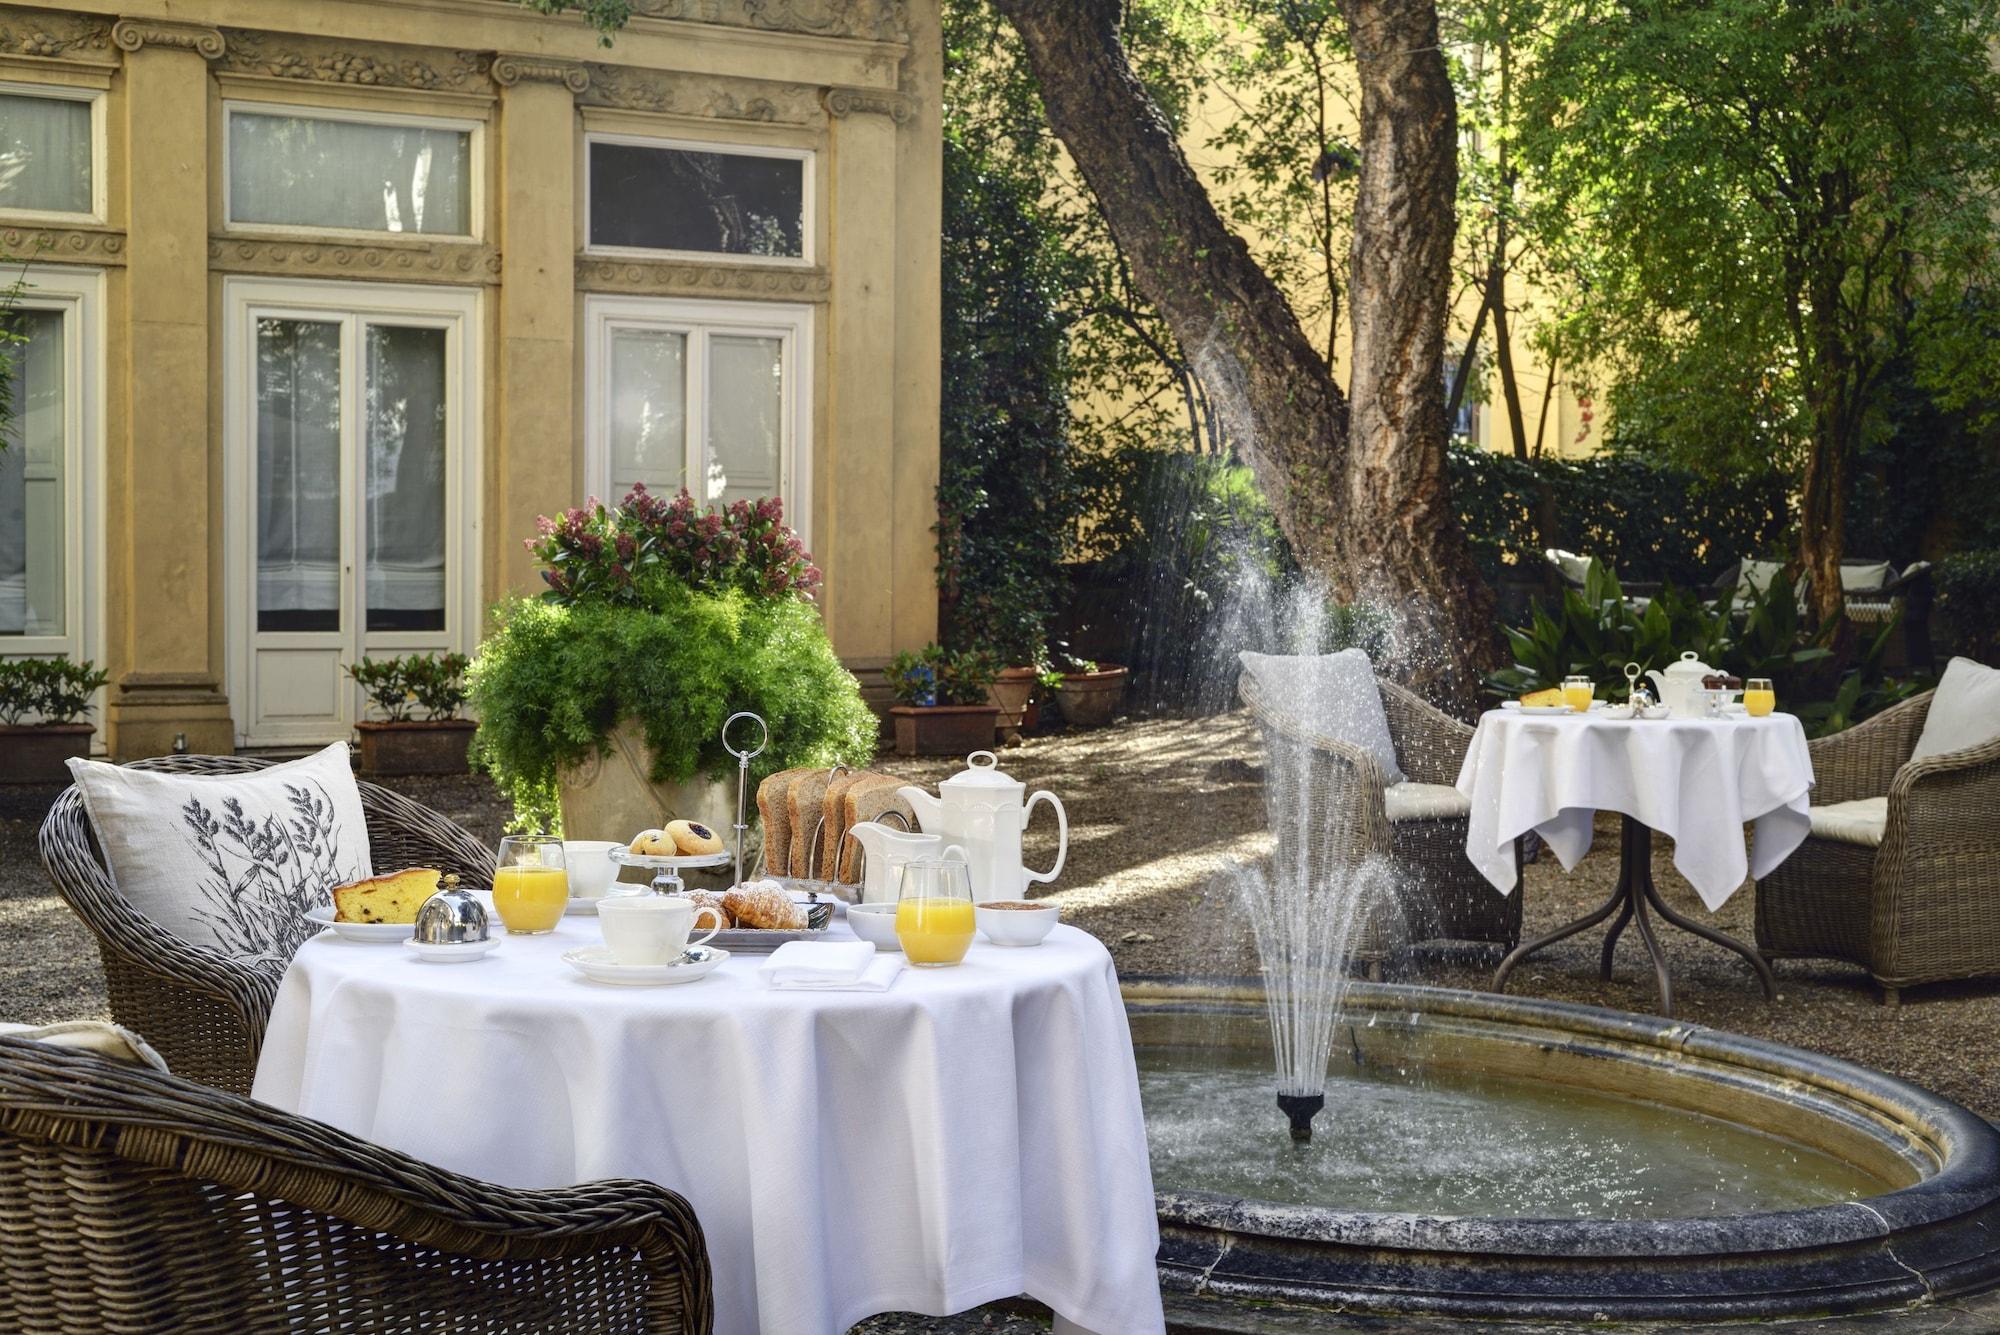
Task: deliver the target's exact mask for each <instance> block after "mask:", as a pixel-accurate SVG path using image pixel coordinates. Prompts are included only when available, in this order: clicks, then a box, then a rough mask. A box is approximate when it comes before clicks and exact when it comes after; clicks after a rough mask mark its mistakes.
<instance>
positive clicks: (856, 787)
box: [819, 769, 905, 881]
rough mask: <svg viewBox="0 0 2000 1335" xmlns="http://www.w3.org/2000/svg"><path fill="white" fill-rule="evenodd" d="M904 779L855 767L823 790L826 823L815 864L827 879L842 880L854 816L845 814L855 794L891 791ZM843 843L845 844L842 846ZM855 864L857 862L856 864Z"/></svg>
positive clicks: (900, 785)
mask: <svg viewBox="0 0 2000 1335" xmlns="http://www.w3.org/2000/svg"><path fill="white" fill-rule="evenodd" d="M904 782H905V781H904V780H902V779H899V778H897V777H896V776H895V775H893V774H884V773H882V772H881V771H880V770H872V769H864V770H856V771H855V772H854V773H852V774H843V775H841V776H840V777H839V778H838V779H836V780H834V781H833V782H832V783H831V784H829V785H827V789H826V802H825V806H826V826H825V830H824V833H823V834H822V835H821V837H820V841H819V865H820V866H822V867H825V868H827V871H825V872H824V873H822V874H823V875H824V876H825V877H826V878H827V879H828V880H834V881H846V880H847V876H846V874H845V870H844V869H845V868H846V866H847V862H848V858H847V848H852V847H853V846H854V845H853V843H852V842H851V841H850V840H849V839H848V838H847V831H848V830H849V829H850V828H852V827H853V825H854V818H853V817H852V816H851V815H849V814H848V811H849V803H850V802H851V801H852V800H853V798H854V795H855V794H857V793H865V792H870V791H873V790H875V789H882V788H886V789H888V790H889V791H890V792H894V791H895V790H896V789H898V788H900V787H902V786H903V784H904ZM843 844H845V845H846V846H847V847H846V848H843V847H842V845H843ZM857 865H858V864H857Z"/></svg>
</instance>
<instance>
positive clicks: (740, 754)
mask: <svg viewBox="0 0 2000 1335" xmlns="http://www.w3.org/2000/svg"><path fill="white" fill-rule="evenodd" d="M746 718H747V719H753V720H755V721H756V724H757V732H758V736H757V746H756V749H755V750H751V751H739V750H737V749H736V748H735V747H733V746H731V745H730V744H729V729H730V728H731V727H733V726H734V725H735V724H736V722H737V720H739V719H746ZM770 744H771V725H770V724H768V723H766V722H764V720H763V718H762V717H761V716H759V715H757V714H753V713H751V712H750V711H749V710H747V709H746V710H743V711H742V712H740V713H736V714H731V715H730V716H729V717H728V718H726V719H724V720H723V722H722V749H723V750H725V751H727V752H728V753H729V754H730V755H732V756H735V757H736V826H735V829H736V884H738V885H741V884H743V835H744V833H745V831H747V830H748V829H749V828H750V826H749V825H748V823H746V821H745V820H744V817H745V815H747V814H748V813H747V808H746V803H747V802H748V801H749V792H750V762H751V760H752V759H754V758H755V757H757V756H761V755H763V754H764V748H765V747H766V746H769V745H770Z"/></svg>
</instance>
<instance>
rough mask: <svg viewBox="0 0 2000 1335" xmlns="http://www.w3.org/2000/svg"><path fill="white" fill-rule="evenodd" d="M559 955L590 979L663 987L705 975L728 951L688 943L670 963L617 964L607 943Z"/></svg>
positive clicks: (582, 947)
mask: <svg viewBox="0 0 2000 1335" xmlns="http://www.w3.org/2000/svg"><path fill="white" fill-rule="evenodd" d="M562 958H563V963H564V964H567V965H569V967H570V968H572V969H575V970H576V971H577V972H578V973H580V974H582V975H583V976H584V977H585V978H588V979H590V981H592V982H593V983H617V984H619V985H621V986H624V987H666V986H669V985H671V984H673V983H692V982H693V981H694V980H695V979H697V978H703V977H706V976H707V975H709V974H711V973H713V972H715V970H716V969H718V968H720V967H721V966H722V962H723V961H724V960H726V959H728V958H729V952H728V951H726V950H724V949H722V948H721V947H720V946H690V947H688V952H687V954H685V955H683V956H682V957H681V958H680V959H678V960H676V961H675V962H674V963H672V964H620V963H618V962H617V961H616V960H614V959H612V958H611V948H610V947H609V946H579V947H577V948H576V949H575V950H565V951H564V952H563V955H562Z"/></svg>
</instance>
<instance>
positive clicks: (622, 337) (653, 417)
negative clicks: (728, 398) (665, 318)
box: [605, 329, 687, 502]
mask: <svg viewBox="0 0 2000 1335" xmlns="http://www.w3.org/2000/svg"><path fill="white" fill-rule="evenodd" d="M686 474H687V335H686V334H675V333H668V332H664V331H661V330H654V329H617V330H613V331H612V334H611V495H610V496H607V497H606V498H605V499H606V500H608V501H613V502H616V501H617V500H619V499H620V498H621V497H623V496H624V495H625V493H626V492H628V491H630V490H631V489H632V484H633V483H635V482H643V483H645V484H646V490H648V491H651V492H657V493H659V494H661V495H664V496H671V495H673V494H674V493H676V492H678V491H679V490H680V489H681V487H682V486H683V485H684V483H685V481H686Z"/></svg>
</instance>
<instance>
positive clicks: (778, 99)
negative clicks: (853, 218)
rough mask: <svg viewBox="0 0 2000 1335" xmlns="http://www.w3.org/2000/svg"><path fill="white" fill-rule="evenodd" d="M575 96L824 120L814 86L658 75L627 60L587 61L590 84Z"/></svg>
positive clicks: (594, 102) (711, 115)
mask: <svg viewBox="0 0 2000 1335" xmlns="http://www.w3.org/2000/svg"><path fill="white" fill-rule="evenodd" d="M577 100H578V101H580V102H582V103H584V104H585V105H587V106H595V107H618V108H621V109H623V110H627V111H655V112H660V113H662V114H664V115H672V116H690V117H701V118H703V119H707V120H734V121H761V122H764V123H767V124H774V125H816V124H819V123H820V122H821V121H823V120H825V119H826V117H825V113H824V111H823V109H822V108H821V107H820V104H819V98H818V97H817V96H816V95H815V93H814V90H813V89H810V88H806V87H802V86H800V85H797V84H782V83H762V82H753V81H750V80H744V79H720V78H712V77H704V76H702V75H686V74H662V73H659V72H657V71H654V70H642V69H635V68H633V67H632V66H629V65H592V66H591V67H590V89H589V91H588V92H586V93H584V94H583V95H582V96H580V97H579V98H578V99H577Z"/></svg>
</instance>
